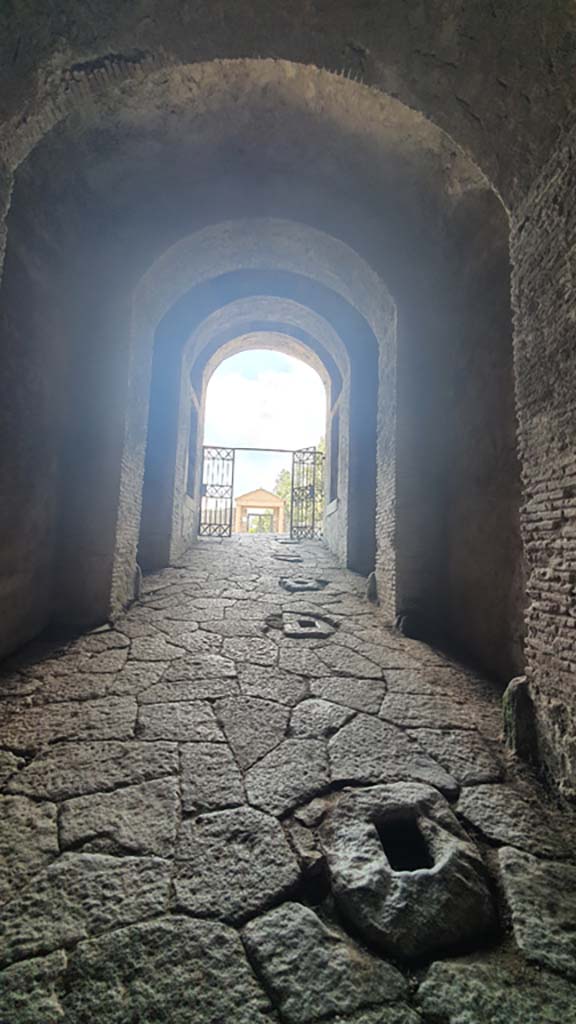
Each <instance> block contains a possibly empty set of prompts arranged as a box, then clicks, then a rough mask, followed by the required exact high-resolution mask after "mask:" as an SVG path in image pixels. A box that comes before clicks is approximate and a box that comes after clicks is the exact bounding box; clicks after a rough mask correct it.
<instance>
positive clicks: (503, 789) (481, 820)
mask: <svg viewBox="0 0 576 1024" xmlns="http://www.w3.org/2000/svg"><path fill="white" fill-rule="evenodd" d="M458 814H459V815H460V816H461V817H462V818H463V819H464V820H465V821H466V822H468V823H469V824H470V825H473V826H474V828H476V829H478V830H479V832H481V833H482V834H483V835H484V836H486V838H487V839H489V840H490V841H491V842H493V843H496V844H499V845H501V846H517V847H518V848H519V849H521V850H527V851H528V853H534V854H538V855H540V856H542V857H551V858H554V857H567V856H569V855H570V854H574V849H573V848H572V847H571V843H570V840H569V838H568V837H567V836H566V834H565V832H564V830H563V829H562V826H561V823H560V822H559V820H558V816H557V817H556V819H553V818H552V816H551V814H550V813H549V811H548V809H547V808H546V807H544V806H542V802H541V800H539V799H538V797H537V795H536V794H530V795H528V794H527V793H526V792H525V791H519V790H518V789H516V788H514V787H513V786H510V785H495V786H488V785H486V786H475V787H474V788H473V789H467V790H466V791H465V792H463V793H462V795H461V797H460V800H459V801H458Z"/></svg>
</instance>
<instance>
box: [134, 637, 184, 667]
mask: <svg viewBox="0 0 576 1024" xmlns="http://www.w3.org/2000/svg"><path fill="white" fill-rule="evenodd" d="M184 653H185V651H184V648H183V647H181V646H177V645H176V644H174V643H171V641H170V640H168V639H167V638H166V637H165V636H162V634H161V633H155V634H154V635H152V636H141V637H138V638H137V639H135V640H133V641H132V644H131V647H130V661H168V662H172V661H173V660H174V659H175V658H181V657H182V656H183V654H184Z"/></svg>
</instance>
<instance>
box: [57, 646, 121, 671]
mask: <svg viewBox="0 0 576 1024" xmlns="http://www.w3.org/2000/svg"><path fill="white" fill-rule="evenodd" d="M127 657H128V650H127V649H126V648H125V647H124V648H122V649H114V648H112V649H111V650H106V649H104V650H101V651H98V650H96V651H94V652H91V651H87V652H86V653H85V654H82V655H81V656H80V657H79V658H78V660H77V663H76V664H74V661H72V659H71V660H70V663H69V668H70V670H71V671H73V672H76V671H77V672H97V673H100V672H120V671H121V670H122V669H123V668H124V665H125V664H126V659H127ZM65 665H66V662H63V661H61V662H60V665H59V668H64V666H65Z"/></svg>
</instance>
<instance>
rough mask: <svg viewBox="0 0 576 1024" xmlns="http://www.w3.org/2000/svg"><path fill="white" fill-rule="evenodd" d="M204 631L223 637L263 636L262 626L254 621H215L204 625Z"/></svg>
mask: <svg viewBox="0 0 576 1024" xmlns="http://www.w3.org/2000/svg"><path fill="white" fill-rule="evenodd" d="M202 629H203V630H206V631H207V632H208V633H215V634H218V635H219V636H221V637H243V636H253V637H261V636H262V624H261V623H260V622H258V621H257V620H256V621H254V620H252V619H214V621H213V622H212V621H210V620H208V621H207V622H203V623H202Z"/></svg>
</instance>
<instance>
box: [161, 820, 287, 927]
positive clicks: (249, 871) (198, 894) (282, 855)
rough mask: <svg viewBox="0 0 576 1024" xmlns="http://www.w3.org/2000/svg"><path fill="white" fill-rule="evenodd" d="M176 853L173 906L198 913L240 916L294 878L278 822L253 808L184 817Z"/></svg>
mask: <svg viewBox="0 0 576 1024" xmlns="http://www.w3.org/2000/svg"><path fill="white" fill-rule="evenodd" d="M175 857H176V870H175V876H174V889H175V893H176V903H177V906H178V907H180V908H182V909H183V910H186V911H187V912H188V913H190V914H194V915H197V916H200V917H218V918H221V919H223V920H226V921H240V920H244V919H245V918H246V917H249V916H250V915H252V914H254V913H256V912H257V911H258V910H261V909H263V908H265V907H267V906H268V905H269V904H270V903H271V902H272V901H273V900H276V899H278V898H279V897H280V896H281V895H282V894H283V893H284V892H286V891H287V890H288V889H289V888H290V887H291V886H293V885H295V884H296V882H297V880H298V877H299V868H298V864H297V861H296V858H295V856H294V854H293V853H292V850H291V849H290V846H289V845H288V841H287V839H286V837H285V835H284V832H283V830H282V827H281V825H280V824H279V823H278V822H277V821H276V820H275V819H274V818H272V817H271V816H270V815H268V814H264V813H262V812H261V811H258V810H255V809H254V808H253V807H239V808H232V809H230V810H225V811H215V812H213V813H209V814H200V815H198V817H196V818H194V819H190V820H188V821H184V822H183V824H182V828H181V830H180V835H179V839H178V845H177V847H176V854H175Z"/></svg>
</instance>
